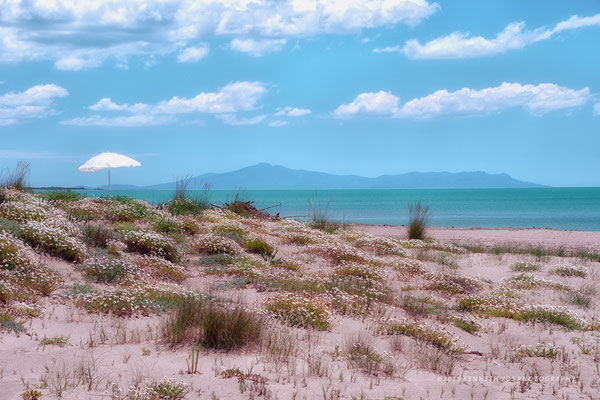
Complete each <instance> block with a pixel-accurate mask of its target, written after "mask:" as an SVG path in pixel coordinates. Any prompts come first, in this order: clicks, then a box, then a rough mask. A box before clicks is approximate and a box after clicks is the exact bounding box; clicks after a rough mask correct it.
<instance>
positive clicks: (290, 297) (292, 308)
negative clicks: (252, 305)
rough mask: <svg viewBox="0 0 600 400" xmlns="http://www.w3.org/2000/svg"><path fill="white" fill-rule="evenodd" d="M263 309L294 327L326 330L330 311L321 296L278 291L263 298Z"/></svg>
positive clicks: (329, 322) (329, 324) (330, 315)
mask: <svg viewBox="0 0 600 400" xmlns="http://www.w3.org/2000/svg"><path fill="white" fill-rule="evenodd" d="M263 306H264V309H265V310H266V311H267V312H268V313H269V314H270V315H272V316H273V317H275V318H277V319H279V320H281V321H283V322H285V323H286V324H288V325H290V326H294V327H301V328H314V329H316V330H321V331H322V330H328V329H329V328H330V327H331V318H332V311H331V308H330V306H329V305H328V304H327V303H326V302H325V301H324V300H322V299H321V298H319V297H317V296H312V295H308V294H294V293H278V294H275V295H273V296H271V297H268V298H266V299H265V301H264V303H263Z"/></svg>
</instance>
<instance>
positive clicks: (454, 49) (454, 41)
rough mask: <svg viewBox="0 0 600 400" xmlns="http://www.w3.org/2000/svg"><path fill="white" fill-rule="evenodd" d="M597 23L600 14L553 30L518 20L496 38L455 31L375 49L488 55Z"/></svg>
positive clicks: (420, 55)
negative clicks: (400, 44)
mask: <svg viewBox="0 0 600 400" xmlns="http://www.w3.org/2000/svg"><path fill="white" fill-rule="evenodd" d="M594 25H596V26H598V25H600V14H596V15H594V16H591V17H579V16H577V15H574V16H572V17H571V18H569V19H567V20H565V21H562V22H559V23H558V24H556V26H555V27H554V28H552V29H545V28H538V29H534V30H527V29H525V23H524V22H516V23H511V24H509V25H508V26H506V28H504V30H503V31H502V32H499V33H498V34H497V35H496V36H495V37H493V38H485V37H483V36H472V35H470V34H468V33H463V32H453V33H451V34H449V35H447V36H442V37H439V38H436V39H433V40H431V41H429V42H426V43H425V44H421V43H420V42H419V41H418V40H414V39H412V40H408V41H407V42H406V44H405V45H404V46H403V47H401V46H391V47H385V48H376V49H374V50H373V51H374V52H376V53H385V52H403V53H404V55H406V56H407V57H410V58H415V59H435V58H472V57H484V56H492V55H496V54H500V53H505V52H507V51H509V50H514V49H521V48H523V47H525V46H528V45H530V44H533V43H536V42H540V41H543V40H548V39H550V38H552V37H553V36H554V35H556V34H558V33H560V32H564V31H568V30H573V29H579V28H583V27H587V26H594Z"/></svg>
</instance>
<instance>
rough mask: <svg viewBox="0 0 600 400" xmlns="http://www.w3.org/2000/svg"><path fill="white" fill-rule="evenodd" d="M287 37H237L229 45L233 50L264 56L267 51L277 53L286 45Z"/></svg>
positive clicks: (253, 55)
mask: <svg viewBox="0 0 600 400" xmlns="http://www.w3.org/2000/svg"><path fill="white" fill-rule="evenodd" d="M285 44H286V40H285V39H260V40H255V39H240V38H235V39H233V40H232V41H231V44H230V45H229V47H230V48H231V50H235V51H239V52H242V53H247V54H248V55H251V56H252V57H262V56H264V55H265V54H267V53H277V52H280V51H281V49H283V46H285Z"/></svg>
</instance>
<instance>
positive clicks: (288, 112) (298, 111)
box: [273, 107, 312, 117]
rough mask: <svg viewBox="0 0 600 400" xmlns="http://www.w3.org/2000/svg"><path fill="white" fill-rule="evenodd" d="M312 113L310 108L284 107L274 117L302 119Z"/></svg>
mask: <svg viewBox="0 0 600 400" xmlns="http://www.w3.org/2000/svg"><path fill="white" fill-rule="evenodd" d="M311 112H312V111H310V110H309V109H308V108H297V107H284V108H282V109H281V110H279V111H277V112H276V113H275V114H273V115H275V116H276V117H301V116H303V115H308V114H310V113H311Z"/></svg>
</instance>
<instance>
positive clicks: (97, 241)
mask: <svg viewBox="0 0 600 400" xmlns="http://www.w3.org/2000/svg"><path fill="white" fill-rule="evenodd" d="M81 231H82V232H83V240H84V242H85V243H86V244H87V245H88V246H92V247H100V248H103V249H106V248H107V247H108V243H109V242H110V241H111V240H115V239H116V238H117V235H116V233H115V232H114V231H113V230H112V229H109V228H106V227H104V226H102V225H92V224H83V226H82V227H81Z"/></svg>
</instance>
